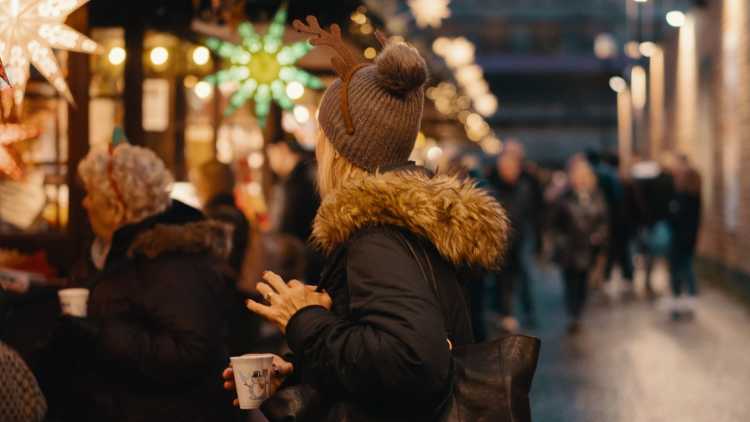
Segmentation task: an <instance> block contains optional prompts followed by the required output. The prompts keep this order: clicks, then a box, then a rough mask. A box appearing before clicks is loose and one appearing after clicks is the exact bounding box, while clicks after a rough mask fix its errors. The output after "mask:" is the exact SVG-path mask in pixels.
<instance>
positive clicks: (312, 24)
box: [292, 15, 386, 135]
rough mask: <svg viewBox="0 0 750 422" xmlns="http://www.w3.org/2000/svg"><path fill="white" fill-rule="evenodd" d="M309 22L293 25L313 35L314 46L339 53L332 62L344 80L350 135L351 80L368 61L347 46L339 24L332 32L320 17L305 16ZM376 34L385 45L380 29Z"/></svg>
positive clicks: (344, 107) (343, 96) (343, 98)
mask: <svg viewBox="0 0 750 422" xmlns="http://www.w3.org/2000/svg"><path fill="white" fill-rule="evenodd" d="M305 20H306V21H307V24H305V23H303V22H302V21H300V20H299V19H295V20H294V22H292V27H294V29H296V30H297V31H298V32H303V33H306V34H310V35H313V36H314V37H313V38H310V44H312V45H314V46H321V45H322V46H327V47H330V48H332V49H333V50H334V51H335V52H336V53H337V54H338V56H337V57H332V58H331V64H332V65H333V70H334V71H336V74H338V75H339V77H340V78H341V82H342V86H341V89H342V93H341V114H342V115H343V116H344V123H345V124H346V133H347V134H349V135H352V134H354V122H353V121H352V115H351V113H350V111H349V82H350V81H351V80H352V77H353V76H354V74H355V73H357V71H358V70H360V69H362V68H363V67H365V66H367V65H368V63H367V62H364V61H362V60H360V59H358V58H357V56H356V55H355V54H354V53H353V52H352V51H351V50H350V49H349V47H347V45H346V44H345V43H344V40H343V39H342V38H341V28H340V27H339V26H338V25H337V24H335V23H334V24H333V25H331V29H330V32H327V31H326V30H325V29H323V28H321V26H320V23H319V22H318V18H316V17H315V16H312V15H310V16H308V17H307V18H305ZM375 36H376V38H377V39H378V41H379V42H380V45H381V46H382V47H385V44H386V40H385V37H384V36H383V34H382V33H380V31H376V32H375Z"/></svg>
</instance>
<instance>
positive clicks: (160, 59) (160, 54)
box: [148, 47, 169, 66]
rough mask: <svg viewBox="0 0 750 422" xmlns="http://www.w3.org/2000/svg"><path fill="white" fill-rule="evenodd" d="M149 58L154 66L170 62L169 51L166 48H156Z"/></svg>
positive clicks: (152, 50)
mask: <svg viewBox="0 0 750 422" xmlns="http://www.w3.org/2000/svg"><path fill="white" fill-rule="evenodd" d="M148 57H149V59H151V63H153V64H154V65H156V66H162V65H164V64H165V63H166V62H167V61H168V60H169V51H168V50H167V49H166V48H164V47H155V48H153V49H151V53H150V54H149V56H148Z"/></svg>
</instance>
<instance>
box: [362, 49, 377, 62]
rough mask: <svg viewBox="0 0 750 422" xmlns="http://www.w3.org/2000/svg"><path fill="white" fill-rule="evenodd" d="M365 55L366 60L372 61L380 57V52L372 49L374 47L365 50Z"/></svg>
mask: <svg viewBox="0 0 750 422" xmlns="http://www.w3.org/2000/svg"><path fill="white" fill-rule="evenodd" d="M364 55H365V58H366V59H368V60H372V59H374V58H375V56H377V55H378V52H377V51H375V49H374V48H372V47H367V48H365V52H364Z"/></svg>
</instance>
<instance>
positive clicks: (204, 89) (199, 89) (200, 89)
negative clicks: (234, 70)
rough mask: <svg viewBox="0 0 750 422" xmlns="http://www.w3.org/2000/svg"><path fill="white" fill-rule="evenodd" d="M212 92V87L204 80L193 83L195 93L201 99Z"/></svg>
mask: <svg viewBox="0 0 750 422" xmlns="http://www.w3.org/2000/svg"><path fill="white" fill-rule="evenodd" d="M213 92H214V87H213V86H211V84H210V83H208V82H206V81H200V82H198V83H197V84H195V95H196V96H198V98H200V99H201V100H205V99H206V98H208V97H210V96H211V95H212V94H213Z"/></svg>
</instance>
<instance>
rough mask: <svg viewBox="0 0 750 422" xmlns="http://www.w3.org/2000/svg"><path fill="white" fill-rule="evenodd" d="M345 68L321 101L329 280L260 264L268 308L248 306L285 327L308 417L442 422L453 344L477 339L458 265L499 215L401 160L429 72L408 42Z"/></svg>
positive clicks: (500, 232)
mask: <svg viewBox="0 0 750 422" xmlns="http://www.w3.org/2000/svg"><path fill="white" fill-rule="evenodd" d="M341 63H343V62H341ZM353 69H354V70H353V73H350V72H346V75H353V76H350V77H351V79H349V80H348V81H347V82H345V83H344V82H342V81H341V80H336V81H335V82H334V83H333V84H331V85H330V86H329V88H328V90H327V91H326V93H325V95H324V96H323V100H322V102H321V106H320V114H319V121H320V126H321V129H322V130H321V132H320V138H319V140H318V144H317V150H316V154H317V157H318V165H319V168H318V180H319V186H320V190H321V193H322V195H323V198H324V200H323V203H322V205H321V207H320V209H319V210H318V213H317V216H316V219H315V225H314V231H313V237H314V239H315V242H316V244H318V245H319V246H320V247H321V248H322V249H323V250H324V251H325V252H326V253H327V255H328V257H329V261H328V265H327V267H326V270H325V272H324V276H323V279H322V281H321V283H320V289H324V290H321V291H314V290H312V289H310V288H308V287H307V286H303V285H302V284H300V283H298V282H295V281H291V282H289V283H288V284H287V283H286V282H285V281H286V280H283V279H281V278H280V277H278V276H277V275H275V274H272V273H268V274H266V276H265V280H266V283H261V284H259V287H258V288H259V290H261V291H263V292H264V294H265V295H266V298H265V299H266V302H267V305H264V304H259V303H251V304H249V307H250V309H251V310H253V311H254V312H258V313H260V314H262V315H264V316H266V317H267V318H269V319H270V320H272V321H273V322H274V323H276V324H277V325H278V326H279V328H280V329H281V330H282V331H284V332H285V333H286V339H287V341H288V343H289V346H290V348H291V349H292V351H293V352H294V355H293V363H294V369H293V373H294V375H296V376H297V377H299V378H298V379H299V380H300V381H301V382H302V383H303V384H307V385H309V386H311V387H312V388H314V389H315V390H317V391H319V392H320V393H321V395H322V396H323V397H324V398H325V402H324V405H323V408H322V409H321V414H320V415H313V416H311V415H307V418H306V419H305V420H316V421H324V420H325V421H341V420H348V421H364V420H366V421H422V420H424V421H434V420H439V419H441V418H442V414H443V412H444V409H445V406H446V405H447V403H449V398H450V396H451V394H452V382H451V376H452V364H451V347H452V345H456V346H460V345H465V344H468V343H472V342H473V335H472V332H471V322H470V320H469V314H468V309H467V306H466V302H465V300H464V293H463V288H462V285H461V283H460V281H459V277H458V276H457V273H456V267H462V266H465V265H469V264H471V265H475V266H484V267H491V266H494V265H495V264H496V263H498V260H499V258H500V256H501V253H502V252H503V249H504V246H505V242H504V241H505V235H506V233H505V230H506V220H505V217H504V214H503V211H502V208H501V207H500V206H499V205H498V203H497V202H496V201H495V200H494V199H493V198H492V197H491V196H490V195H488V194H487V193H486V191H484V190H482V189H477V188H476V187H474V186H473V184H472V183H471V182H470V181H466V180H461V179H458V178H455V177H450V176H433V175H432V174H430V173H429V171H427V170H426V169H424V168H422V167H417V166H416V165H415V164H414V163H413V162H410V161H409V156H410V155H411V152H412V149H413V148H414V142H415V139H416V135H417V132H418V131H419V125H420V121H421V118H422V109H423V103H424V84H425V82H426V80H427V69H426V64H425V62H424V60H423V59H422V57H421V56H420V55H419V53H418V51H417V50H416V49H414V48H413V47H410V46H408V45H407V44H405V43H397V44H391V45H388V46H386V47H385V48H384V50H383V52H382V53H380V56H379V57H378V58H377V59H376V61H375V64H369V65H364V66H359V67H355V68H353ZM345 77H347V78H348V77H349V76H345ZM347 85H348V87H349V89H348V90H346V87H347ZM344 95H347V96H348V97H342V96H344ZM342 98H347V101H345V102H344V101H341V99H342ZM478 245H481V247H477V246H478ZM324 292H327V293H328V294H330V296H329V295H328V294H326V293H324ZM228 375H229V372H227V373H225V376H228ZM229 385H231V383H230V384H229Z"/></svg>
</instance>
